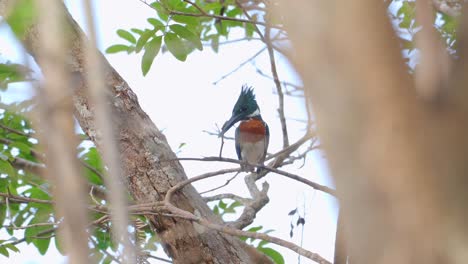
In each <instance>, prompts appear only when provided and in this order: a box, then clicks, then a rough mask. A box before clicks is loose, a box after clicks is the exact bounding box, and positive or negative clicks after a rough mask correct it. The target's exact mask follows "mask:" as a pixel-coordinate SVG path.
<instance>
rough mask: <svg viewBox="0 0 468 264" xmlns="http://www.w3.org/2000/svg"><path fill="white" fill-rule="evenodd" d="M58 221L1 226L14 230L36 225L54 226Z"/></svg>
mask: <svg viewBox="0 0 468 264" xmlns="http://www.w3.org/2000/svg"><path fill="white" fill-rule="evenodd" d="M58 224H59V223H36V224H30V225H25V226H15V225H4V226H2V227H3V228H8V229H14V230H21V229H26V228H30V227H36V226H51V225H53V226H56V225H58Z"/></svg>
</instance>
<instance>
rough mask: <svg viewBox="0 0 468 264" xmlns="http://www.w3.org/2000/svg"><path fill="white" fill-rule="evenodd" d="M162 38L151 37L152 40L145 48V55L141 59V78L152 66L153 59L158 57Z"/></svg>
mask: <svg viewBox="0 0 468 264" xmlns="http://www.w3.org/2000/svg"><path fill="white" fill-rule="evenodd" d="M161 41H162V37H161V36H159V37H153V39H152V40H151V41H150V42H148V44H146V46H145V53H144V54H143V57H142V59H141V71H142V72H143V76H146V74H147V73H148V72H149V70H150V68H151V65H152V64H153V61H154V58H155V57H156V55H158V53H159V50H160V49H161Z"/></svg>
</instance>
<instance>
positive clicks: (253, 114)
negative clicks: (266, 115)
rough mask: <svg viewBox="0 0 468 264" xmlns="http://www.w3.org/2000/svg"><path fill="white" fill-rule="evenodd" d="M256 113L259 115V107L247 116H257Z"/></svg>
mask: <svg viewBox="0 0 468 264" xmlns="http://www.w3.org/2000/svg"><path fill="white" fill-rule="evenodd" d="M258 115H260V109H258V108H257V110H255V112H253V113H251V114H250V115H248V116H247V117H254V116H258Z"/></svg>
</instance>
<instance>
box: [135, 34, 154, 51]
mask: <svg viewBox="0 0 468 264" xmlns="http://www.w3.org/2000/svg"><path fill="white" fill-rule="evenodd" d="M155 33H156V30H145V32H144V33H143V34H141V36H140V38H139V39H138V41H137V43H136V47H135V51H136V52H137V53H138V52H140V51H141V50H142V49H143V47H144V46H145V44H146V43H147V42H148V40H149V38H151V37H152V36H154V34H155Z"/></svg>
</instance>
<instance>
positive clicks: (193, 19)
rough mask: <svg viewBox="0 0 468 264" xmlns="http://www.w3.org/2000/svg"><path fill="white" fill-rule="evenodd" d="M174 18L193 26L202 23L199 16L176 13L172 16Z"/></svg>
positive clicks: (176, 20)
mask: <svg viewBox="0 0 468 264" xmlns="http://www.w3.org/2000/svg"><path fill="white" fill-rule="evenodd" d="M172 20H174V21H175V22H179V23H182V24H187V25H192V26H198V25H200V19H199V18H198V17H192V16H180V15H174V16H172Z"/></svg>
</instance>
